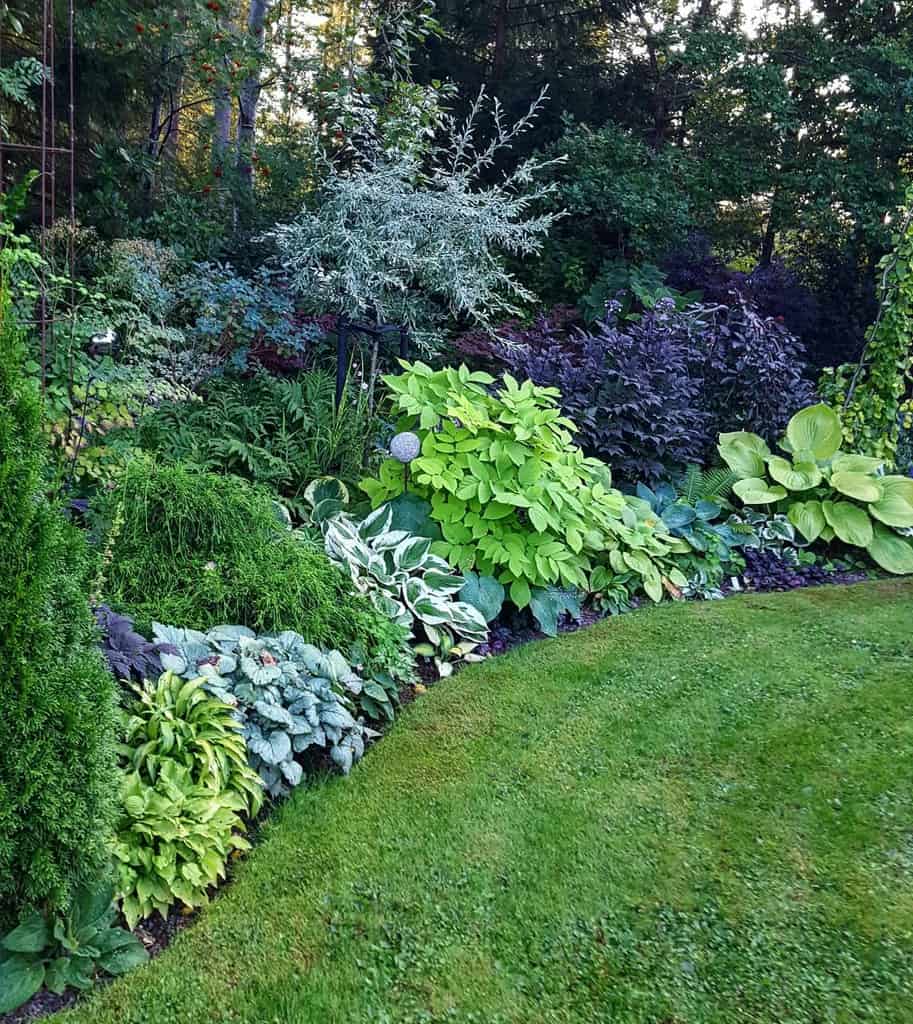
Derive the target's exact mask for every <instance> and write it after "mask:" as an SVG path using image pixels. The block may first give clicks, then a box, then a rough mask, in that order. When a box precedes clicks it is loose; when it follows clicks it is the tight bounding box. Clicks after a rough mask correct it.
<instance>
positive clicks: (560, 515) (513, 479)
mask: <svg viewBox="0 0 913 1024" xmlns="http://www.w3.org/2000/svg"><path fill="white" fill-rule="evenodd" d="M403 365H404V372H403V373H402V374H400V375H399V376H396V377H386V378H385V381H386V383H387V384H388V386H389V387H390V389H391V391H392V392H393V395H394V401H395V403H396V405H397V407H398V408H399V411H400V412H401V413H402V414H403V416H402V419H401V420H400V422H399V424H398V426H399V428H400V429H402V430H411V431H414V432H415V433H417V434H418V435H419V437H420V438H421V442H422V449H421V455H420V456H419V457H418V458H417V459H415V461H414V462H413V463H412V464H411V467H410V469H411V472H412V481H413V482H412V489H413V490H415V491H416V493H417V494H418V495H419V497H422V498H425V499H426V500H428V501H429V502H430V505H431V518H432V519H433V520H434V521H435V522H436V523H437V524H438V525H439V526H440V529H441V533H442V539H441V540H439V541H435V542H434V543H433V545H432V550H433V551H434V552H435V553H436V554H439V555H440V556H441V557H442V558H445V559H446V560H447V562H448V563H449V564H450V565H453V566H457V567H458V568H460V569H461V570H463V571H464V572H469V571H471V570H475V571H476V572H478V573H481V574H483V575H489V576H494V577H496V578H497V579H498V580H499V581H500V582H501V583H502V584H503V585H504V586H505V587H507V588H508V590H509V594H510V598H511V600H512V601H513V602H514V603H515V604H516V605H517V606H518V607H520V608H525V607H526V606H527V605H528V604H529V603H530V601H531V599H532V596H533V591H534V588H537V587H539V588H548V587H558V588H562V589H578V590H582V591H584V592H590V591H593V590H598V589H599V581H600V580H602V579H603V578H604V577H606V576H607V575H611V573H613V572H621V571H628V570H630V571H632V572H634V573H635V574H636V575H637V577H638V578H639V579H641V580H642V584H643V588H644V590H646V592H647V594H648V595H649V596H650V597H651V598H652V599H653V600H654V601H659V600H660V599H661V598H662V596H663V592H664V586H665V584H664V579H665V580H666V581H668V582H672V583H676V579H675V578H673V575H674V576H675V577H676V578H677V576H678V575H680V574H678V573H676V572H675V570H674V569H673V568H671V565H670V562H669V561H668V556H670V555H671V554H673V553H674V552H676V551H680V550H683V549H687V545H685V544H684V543H683V542H681V541H678V540H677V539H675V538H672V537H671V536H670V535H669V532H668V530H666V529H665V527H664V525H663V523H662V522H661V520H659V517H658V516H654V515H652V514H650V513H649V510H647V512H646V513H645V512H644V510H643V509H642V508H639V507H637V506H635V505H632V503H631V502H630V500H629V499H626V498H625V496H624V495H623V494H621V493H620V492H619V491H617V490H615V489H614V488H613V487H612V483H611V474H610V472H609V469H608V467H607V466H606V465H604V464H603V463H601V462H599V461H598V460H597V459H591V458H587V457H585V456H584V454H583V452H582V451H581V450H580V448H579V447H578V446H577V445H576V444H574V441H573V435H574V430H575V427H574V424H573V422H572V421H570V420H569V419H567V418H566V417H564V416H562V414H561V410H560V408H559V406H558V403H557V399H558V398H559V397H560V395H559V392H558V391H557V389H555V388H543V387H538V386H536V385H535V384H533V383H532V382H531V381H525V382H524V383H522V384H519V383H518V382H517V381H516V380H514V378H513V377H511V376H510V375H509V374H505V375H504V377H503V378H502V380H501V381H500V382H499V383H498V384H497V386H496V387H492V386H493V385H495V381H494V379H493V378H492V377H490V376H489V375H488V374H485V373H471V372H470V371H469V370H468V369H467V368H466V367H465V366H461V367H459V368H455V367H447V368H445V369H442V370H432V369H431V368H430V367H429V366H426V365H425V364H424V363H421V362H416V363H412V364H408V363H404V364H403ZM361 486H362V488H363V489H364V490H365V492H366V493H367V494H368V495H369V496H370V497H371V499H372V502H373V503H374V504H375V505H379V504H382V503H383V502H384V501H387V500H388V499H390V498H393V497H395V496H397V495H399V494H401V493H402V491H403V467H402V466H401V465H400V464H399V463H397V462H396V460H393V459H391V460H388V461H387V462H385V463H384V464H383V465H382V466H381V469H380V473H379V478H378V479H376V480H365V481H362V484H361ZM621 567H624V568H621ZM596 569H599V573H597V576H598V579H597V581H596V582H595V583H594V580H593V579H592V576H593V573H594V571H595V570H596ZM682 582H684V580H682Z"/></svg>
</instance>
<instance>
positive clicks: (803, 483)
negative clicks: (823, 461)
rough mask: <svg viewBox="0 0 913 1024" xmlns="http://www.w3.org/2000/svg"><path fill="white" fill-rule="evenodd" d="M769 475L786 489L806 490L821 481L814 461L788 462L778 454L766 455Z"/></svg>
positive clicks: (819, 471)
mask: <svg viewBox="0 0 913 1024" xmlns="http://www.w3.org/2000/svg"><path fill="white" fill-rule="evenodd" d="M767 469H768V471H769V473H770V475H771V476H772V477H773V478H774V480H776V481H777V483H778V484H782V485H783V486H784V487H785V488H786V489H787V490H788V491H807V490H809V489H810V488H812V487H817V486H818V484H820V483H821V470H820V469H819V468H818V465H817V463H815V462H795V463H793V462H790V461H789V460H788V459H784V458H781V457H780V456H779V455H768V457H767Z"/></svg>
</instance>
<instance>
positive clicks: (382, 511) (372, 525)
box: [358, 505, 393, 540]
mask: <svg viewBox="0 0 913 1024" xmlns="http://www.w3.org/2000/svg"><path fill="white" fill-rule="evenodd" d="M392 521H393V509H392V508H390V506H389V505H381V506H380V508H377V509H375V510H374V511H373V512H372V513H371V514H370V515H369V516H367V517H366V518H365V519H363V520H362V521H361V523H360V524H359V526H358V533H359V535H360V536H361V537H362V538H364V539H365V540H368V539H370V538H371V537H377V536H379V535H381V534H384V533H389V532H390V524H391V522H392Z"/></svg>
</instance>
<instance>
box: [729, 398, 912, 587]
mask: <svg viewBox="0 0 913 1024" xmlns="http://www.w3.org/2000/svg"><path fill="white" fill-rule="evenodd" d="M841 439H842V430H841V425H840V417H839V416H838V415H837V413H836V412H835V411H834V410H833V409H831V408H830V407H829V406H827V405H811V406H809V407H808V408H807V409H803V410H802V411H801V412H797V413H796V415H795V416H793V418H792V419H791V420H790V421H789V425H788V426H787V428H786V438H785V440H784V441H783V442H782V443H781V448H782V449H783V451H784V452H785V455H776V454H774V453H772V452H771V451H770V449H769V448H768V446H767V444H766V443H765V442H764V441H763V440H762V439H761V438H760V437H758V436H757V435H756V434H749V433H746V432H744V431H739V432H737V433H732V434H721V435H720V444H719V452H720V455H722V457H723V459H724V461H725V462H726V464H727V465H728V466H729V467H730V468H731V469H732V470H733V471H734V472H735V473H737V474H738V476H739V478H740V479H739V481H738V482H737V483H736V484H735V485H734V487H733V490H734V492H735V493H736V495H738V497H739V498H741V500H742V501H743V502H744V503H745V504H746V505H773V506H775V507H776V508H777V510H778V511H781V512H785V513H786V514H787V516H788V517H789V521H790V522H791V523H792V524H793V525H794V526H795V527H796V529H797V530H798V531H799V533H801V534H802V536H803V537H804V538H805V539H806V540H807V541H808V542H809V543H811V542H813V541H816V540H822V541H825V542H828V541H833V540H835V539H836V540H839V541H842V542H843V543H844V544H849V545H850V546H852V547H858V548H864V549H865V550H866V551H867V552H868V554H869V556H870V557H871V558H872V560H873V561H874V562H876V563H877V564H878V565H880V566H881V568H882V569H885V570H886V571H887V572H892V573H899V574H900V573H913V543H911V541H910V540H909V539H908V538H907V537H905V536H903V535H902V534H901V533H899V532H898V531H901V530H909V529H910V528H911V527H913V480H911V479H910V478H909V477H905V476H891V475H885V474H884V472H883V471H884V463H883V461H882V460H881V459H877V458H871V457H869V456H867V455H852V454H847V453H846V452H841V451H840V442H841Z"/></svg>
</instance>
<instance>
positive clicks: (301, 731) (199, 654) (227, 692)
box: [156, 625, 384, 797]
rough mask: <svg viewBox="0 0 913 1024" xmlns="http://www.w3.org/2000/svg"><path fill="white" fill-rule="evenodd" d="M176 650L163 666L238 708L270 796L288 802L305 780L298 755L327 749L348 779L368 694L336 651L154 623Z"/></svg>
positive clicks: (358, 750) (296, 640)
mask: <svg viewBox="0 0 913 1024" xmlns="http://www.w3.org/2000/svg"><path fill="white" fill-rule="evenodd" d="M156 635H157V636H158V637H159V638H160V639H161V640H163V641H165V642H167V643H169V644H172V645H173V646H174V648H175V653H174V654H166V655H165V656H164V659H165V664H166V665H168V666H169V667H170V668H171V669H172V670H173V671H175V672H176V673H178V674H179V675H181V676H182V677H183V678H185V679H194V678H196V677H199V682H200V683H201V684H202V685H203V686H205V687H206V689H207V690H208V691H209V692H210V693H212V694H214V695H215V696H216V697H218V698H219V699H220V700H222V701H225V703H226V705H230V706H232V707H234V708H235V715H236V717H237V720H238V722H239V723H240V725H241V729H242V733H243V736H244V740H245V742H246V744H247V749H248V752H249V755H250V760H251V763H252V764H253V766H254V767H255V768H256V770H257V771H258V772H259V774H260V778H261V779H262V780H263V785H264V786H265V788H266V790H267V792H268V793H269V794H270V796H274V797H276V796H284V795H286V794H287V793H288V792H289V790H290V789H291V788H292V787H294V786H297V785H298V783H299V782H301V780H302V778H303V777H304V771H303V768H302V765H301V761H300V755H302V754H304V752H305V751H307V750H309V749H311V748H320V749H325V750H326V751H327V753H328V755H329V757H330V759H331V761H332V762H333V763H334V764H336V765H338V766H339V767H340V768H341V769H342V771H343V772H344V773H348V772H349V770H350V769H351V767H352V765H353V764H354V763H355V762H356V761H357V760H359V759H360V758H361V756H362V755H363V754H364V750H365V745H366V743H367V741H368V740H369V739H371V738H372V737H374V736H376V735H377V733H376V732H374V730H372V729H370V728H368V727H367V726H365V725H364V723H363V722H362V721H359V720H356V718H355V717H354V715H353V714H352V711H351V710H350V709H352V708H353V707H354V705H355V700H356V699H357V697H358V696H359V695H360V694H361V693H362V692H363V691H365V690H368V692H369V693H370V692H372V689H373V691H374V696H375V698H377V697H378V696H379V697H380V698H381V699H383V696H384V694H383V693H380V694H378V693H377V692H376V691H377V690H378V687H377V684H376V683H373V684H372V682H371V681H370V680H368V681H365V680H363V679H361V678H360V677H359V676H358V674H357V673H356V672H355V671H354V670H353V668H352V666H351V665H350V664H349V663H348V662H347V661H346V659H345V658H344V657H343V656H342V655H341V654H340V653H339V651H335V650H331V651H322V650H320V649H319V648H317V647H315V646H314V645H313V644H308V643H306V642H305V640H304V638H303V637H302V636H301V635H300V634H299V633H294V632H292V631H291V630H286V631H284V632H282V633H279V634H278V635H277V636H259V637H258V636H257V635H256V634H254V632H253V631H252V630H249V629H245V628H244V627H241V626H217V627H216V628H215V629H211V630H209V632H207V633H200V632H198V631H196V630H187V629H179V628H175V627H171V626H162V625H156Z"/></svg>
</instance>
